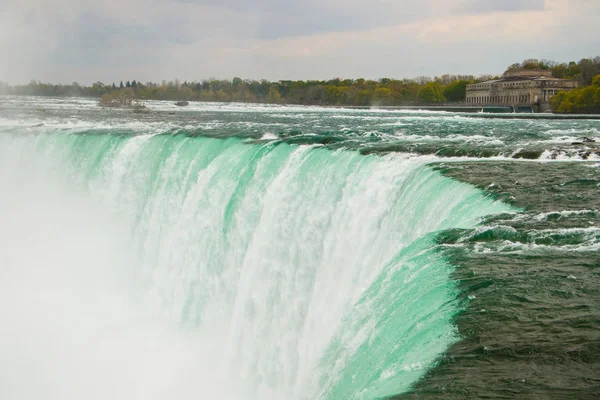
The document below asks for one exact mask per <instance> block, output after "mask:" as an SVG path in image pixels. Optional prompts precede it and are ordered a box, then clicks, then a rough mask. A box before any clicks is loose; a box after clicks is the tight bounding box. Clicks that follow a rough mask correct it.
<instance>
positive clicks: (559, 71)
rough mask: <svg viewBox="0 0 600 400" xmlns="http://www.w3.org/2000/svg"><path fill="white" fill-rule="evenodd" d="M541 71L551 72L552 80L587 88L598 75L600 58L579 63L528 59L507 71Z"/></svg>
mask: <svg viewBox="0 0 600 400" xmlns="http://www.w3.org/2000/svg"><path fill="white" fill-rule="evenodd" d="M515 69H541V70H549V71H552V76H553V77H554V78H560V79H573V80H576V81H578V82H579V86H589V85H591V84H592V79H594V77H595V76H596V75H600V56H597V57H594V58H582V59H581V60H579V62H575V61H571V62H568V63H558V62H556V61H549V60H536V59H533V58H532V59H528V60H525V61H523V62H521V63H516V64H512V65H511V66H510V67H508V70H509V71H511V70H515Z"/></svg>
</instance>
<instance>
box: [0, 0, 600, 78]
mask: <svg viewBox="0 0 600 400" xmlns="http://www.w3.org/2000/svg"><path fill="white" fill-rule="evenodd" d="M598 16H600V0H418V1H409V0H361V1H359V0H303V1H301V0H287V1H283V0H280V1H277V0H0V81H4V82H9V83H13V84H17V83H26V82H29V81H30V80H40V81H43V82H53V83H71V82H75V81H76V82H79V83H81V84H91V83H93V82H96V81H102V82H104V83H112V82H117V83H118V82H119V81H121V80H123V81H125V80H134V79H135V80H138V81H141V82H146V81H154V82H160V81H162V80H174V79H180V80H181V81H184V80H188V81H194V80H197V81H200V80H203V79H208V78H219V79H231V78H233V77H241V78H243V79H268V80H284V79H294V80H296V79H303V80H307V79H330V78H335V77H340V78H359V77H363V78H370V79H379V78H383V77H389V78H414V77H418V76H440V75H442V74H446V73H449V74H473V75H480V74H500V73H502V72H503V71H504V70H505V69H506V67H507V66H508V65H510V64H513V63H515V62H520V61H522V60H524V59H527V58H538V59H549V60H556V61H570V60H575V61H578V60H579V59H581V58H584V57H594V56H598V55H600V23H598V21H597V20H598Z"/></svg>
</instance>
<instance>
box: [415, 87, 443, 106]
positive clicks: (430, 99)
mask: <svg viewBox="0 0 600 400" xmlns="http://www.w3.org/2000/svg"><path fill="white" fill-rule="evenodd" d="M417 98H418V100H419V102H421V103H424V104H439V103H443V102H444V100H445V99H444V95H443V94H442V87H441V85H440V84H439V83H437V82H429V83H427V84H426V85H425V86H423V87H421V88H420V89H419V91H418V92H417Z"/></svg>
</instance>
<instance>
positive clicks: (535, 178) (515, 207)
mask: <svg viewBox="0 0 600 400" xmlns="http://www.w3.org/2000/svg"><path fill="white" fill-rule="evenodd" d="M148 107H149V113H147V114H134V113H131V112H127V111H107V110H101V109H99V108H98V107H97V106H96V104H95V102H93V101H86V100H81V99H39V98H16V97H15V98H2V99H0V188H1V190H2V192H1V194H2V195H1V196H0V243H2V245H3V250H2V252H1V253H0V318H1V319H2V321H3V323H2V324H3V325H2V327H3V329H2V330H0V359H1V360H2V361H1V363H0V398H2V399H34V398H50V399H65V398H66V399H79V398H92V399H95V398H97V399H105V398H117V399H132V398H133V399H153V398H155V399H163V398H211V399H239V398H244V399H283V398H288V399H375V398H387V397H393V396H396V397H406V396H408V397H421V396H422V397H439V398H449V397H456V398H464V397H485V396H491V397H494V396H496V397H502V396H508V397H510V396H512V395H516V396H518V395H522V396H527V397H530V398H531V397H536V396H537V397H547V396H552V395H556V396H559V397H560V398H562V397H564V398H570V397H577V398H586V397H589V398H593V397H594V396H595V395H597V394H598V393H599V391H600V386H599V385H600V369H599V363H600V362H599V356H600V348H599V346H600V344H599V343H600V335H599V334H598V332H600V331H599V328H600V315H599V308H600V304H599V303H600V300H599V298H600V289H599V287H600V286H599V284H600V277H599V275H598V267H599V266H600V257H599V256H598V254H599V252H598V250H599V246H600V245H599V243H600V200H599V196H598V194H599V192H600V168H598V167H599V166H600V163H599V162H598V160H600V156H599V155H598V153H599V149H598V147H597V146H596V144H595V143H594V142H582V137H587V138H598V139H599V141H600V133H599V129H600V121H596V120H589V121H586V120H573V121H570V120H566V121H562V120H561V121H558V120H546V119H532V120H515V119H510V118H509V119H499V120H488V119H483V118H479V117H478V116H477V115H456V114H450V113H430V112H406V111H389V110H388V111H380V110H341V109H323V108H313V107H284V106H257V105H241V104H209V103H192V104H191V105H190V107H186V108H177V107H175V106H173V105H172V104H169V103H164V102H150V103H149V104H148ZM573 143H575V144H573ZM461 156H462V157H463V158H461ZM523 158H526V159H528V160H523ZM532 159H533V160H532ZM561 396H562V397H561Z"/></svg>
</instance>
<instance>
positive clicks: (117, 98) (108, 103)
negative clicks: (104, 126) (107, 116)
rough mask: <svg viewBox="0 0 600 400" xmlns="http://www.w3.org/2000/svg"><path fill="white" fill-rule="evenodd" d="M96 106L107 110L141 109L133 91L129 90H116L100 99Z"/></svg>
mask: <svg viewBox="0 0 600 400" xmlns="http://www.w3.org/2000/svg"><path fill="white" fill-rule="evenodd" d="M98 104H99V105H100V106H102V107H108V108H134V109H138V108H142V107H143V105H142V104H141V103H139V102H138V101H137V99H136V94H135V91H134V90H133V89H131V88H125V89H120V90H116V91H113V92H110V93H106V94H104V95H102V96H101V97H100V100H99V101H98Z"/></svg>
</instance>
